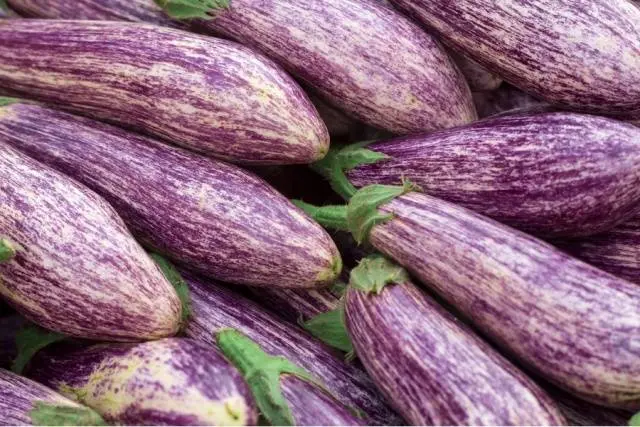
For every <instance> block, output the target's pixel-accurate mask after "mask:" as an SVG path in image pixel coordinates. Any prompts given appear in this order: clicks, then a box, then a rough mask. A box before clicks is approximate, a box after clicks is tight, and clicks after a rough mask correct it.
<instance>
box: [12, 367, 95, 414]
mask: <svg viewBox="0 0 640 427" xmlns="http://www.w3.org/2000/svg"><path fill="white" fill-rule="evenodd" d="M0 425H3V426H16V425H29V426H31V425H33V426H47V425H55V426H57V425H80V426H81V425H104V421H103V420H102V418H101V417H100V415H98V414H97V413H96V412H94V411H93V410H91V409H89V408H86V407H84V406H82V405H79V404H78V403H76V402H73V401H71V400H69V399H67V398H66V397H64V396H62V395H60V394H58V393H56V392H55V391H53V390H51V389H49V388H47V387H45V386H43V385H41V384H38V383H37V382H34V381H32V380H30V379H27V378H23V377H20V376H18V375H16V374H14V373H11V372H9V371H5V370H4V369H0Z"/></svg>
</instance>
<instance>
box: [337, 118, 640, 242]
mask: <svg viewBox="0 0 640 427" xmlns="http://www.w3.org/2000/svg"><path fill="white" fill-rule="evenodd" d="M356 149H357V146H356ZM358 152H359V153H364V154H368V155H369V156H371V155H373V156H374V162H373V163H365V162H362V163H364V164H360V165H357V164H356V166H355V167H353V164H352V165H350V167H351V169H350V170H348V171H347V177H348V179H349V181H350V182H351V183H352V184H353V185H355V187H364V186H366V185H369V184H374V183H376V184H378V183H379V184H399V183H400V182H401V181H402V179H403V178H406V179H409V180H410V181H412V182H414V183H416V184H417V185H419V186H420V187H421V188H422V189H423V190H424V191H425V192H427V193H428V194H430V195H432V196H435V197H438V198H442V199H444V200H448V201H451V202H453V203H456V204H459V205H461V206H465V207H467V208H469V209H472V210H474V211H477V212H479V213H482V214H484V215H487V216H489V217H492V218H494V219H497V220H498V221H500V222H503V223H505V224H508V225H511V226H513V227H516V228H518V229H521V230H525V231H527V232H530V233H533V234H536V235H540V236H545V237H547V236H553V237H558V236H572V237H575V236H585V235H591V234H596V233H599V232H603V231H607V230H609V229H611V228H613V227H615V226H616V225H618V224H620V223H621V222H623V221H625V220H626V219H628V218H630V217H632V216H633V215H634V214H636V213H637V212H638V209H640V130H639V129H638V128H636V127H634V126H630V125H628V124H625V123H622V122H618V121H616V120H611V119H607V118H602V117H596V116H589V115H581V114H574V113H547V114H518V115H510V116H505V117H499V118H495V119H487V120H484V121H480V122H477V123H474V124H471V125H467V126H463V127H459V128H455V129H448V130H444V131H440V132H434V133H431V134H428V135H421V136H412V137H403V138H398V139H393V140H390V141H383V142H377V143H374V144H371V145H369V146H367V147H366V149H358ZM337 153H342V154H337V155H334V154H333V153H332V155H331V156H329V157H330V159H328V160H327V161H329V160H331V161H334V162H338V163H339V162H341V160H340V159H341V156H342V158H345V157H347V156H348V155H353V148H347V149H345V150H343V151H342V152H340V151H337Z"/></svg>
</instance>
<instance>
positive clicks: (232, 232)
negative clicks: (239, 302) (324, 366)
mask: <svg viewBox="0 0 640 427" xmlns="http://www.w3.org/2000/svg"><path fill="white" fill-rule="evenodd" d="M1 141H4V142H7V143H9V144H11V145H13V146H14V147H16V148H18V149H20V150H22V151H24V152H25V153H28V154H29V155H30V156H32V157H34V158H37V159H39V160H40V161H42V162H44V163H47V164H49V165H51V166H53V167H55V168H58V169H60V170H61V171H64V173H65V174H68V175H70V176H72V177H73V178H75V179H77V180H78V181H81V182H83V183H84V184H86V185H87V186H89V187H91V188H93V189H94V190H95V191H97V192H98V193H100V194H102V195H103V196H104V197H105V198H107V200H108V201H109V202H111V204H112V205H113V206H114V207H115V208H116V209H117V210H118V212H119V213H120V215H121V216H122V217H123V219H124V220H125V222H126V223H127V225H128V226H129V228H130V229H131V230H132V231H133V233H134V234H135V235H136V236H137V237H138V239H139V240H140V241H142V242H143V244H145V245H147V246H150V247H152V248H154V250H156V251H158V252H159V253H161V254H164V255H166V256H167V257H169V258H171V259H173V260H174V261H176V262H179V263H183V264H186V265H189V267H190V268H194V269H197V270H198V271H200V272H202V273H205V274H207V275H209V276H212V277H215V278H218V279H220V280H224V281H226V282H233V283H246V284H252V285H264V286H284V287H299V288H310V287H318V286H322V285H328V284H330V283H332V282H333V281H334V280H335V278H336V277H337V275H338V274H339V273H340V270H341V260H340V254H339V253H338V250H337V248H336V247H335V244H334V243H333V242H332V240H331V238H330V237H329V236H328V234H327V233H326V232H325V231H324V230H323V229H322V228H321V227H320V226H318V225H317V224H316V223H314V222H313V221H311V220H310V219H309V218H308V217H307V216H305V215H304V214H303V213H302V212H301V211H300V210H298V209H297V208H295V207H294V206H293V205H292V204H291V203H289V201H288V200H286V199H285V198H284V197H283V196H282V195H280V194H278V193H277V192H276V191H275V190H274V189H272V188H271V187H269V186H268V185H267V184H266V183H265V182H264V181H262V180H261V179H259V178H257V177H255V176H253V175H251V174H249V173H247V172H245V171H243V170H241V169H239V168H237V167H235V166H232V165H228V164H225V163H222V162H219V161H215V160H212V159H207V158H205V157H202V156H198V155H195V154H192V153H189V152H186V151H184V150H181V149H179V148H174V147H170V146H168V145H165V144H161V143H158V142H156V141H152V140H151V139H148V138H144V137H140V136H137V135H135V134H133V133H130V132H127V131H124V130H121V129H118V128H115V127H113V126H109V125H106V124H102V123H99V122H96V121H94V120H91V119H86V118H81V117H75V116H72V115H70V114H67V113H63V112H59V111H55V110H51V109H47V108H44V107H41V106H37V105H27V104H21V103H13V104H10V105H7V106H5V107H3V108H2V107H0V142H1Z"/></svg>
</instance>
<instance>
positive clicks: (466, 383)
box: [345, 255, 564, 425]
mask: <svg viewBox="0 0 640 427" xmlns="http://www.w3.org/2000/svg"><path fill="white" fill-rule="evenodd" d="M345 317H346V325H347V331H348V332H349V336H350V337H351V340H352V341H353V346H354V348H355V350H356V353H357V355H358V357H359V358H360V360H361V361H362V363H363V364H364V366H365V368H366V369H367V372H368V373H369V374H370V375H371V377H372V378H373V379H374V381H375V382H376V384H377V385H378V387H379V388H380V390H381V391H382V392H383V393H384V394H385V396H386V397H387V398H388V399H389V401H390V402H392V403H393V404H394V407H395V408H396V410H397V411H398V413H399V414H401V415H402V416H403V417H404V418H405V419H406V420H407V421H409V422H410V423H411V425H563V424H564V419H563V417H562V415H561V414H560V411H559V409H558V408H557V407H556V405H555V404H554V402H553V401H552V400H551V398H550V397H549V396H548V395H546V393H545V392H543V391H542V389H540V388H539V387H538V386H537V385H536V384H535V383H534V382H533V381H532V380H531V379H529V378H528V377H527V376H526V375H524V374H523V373H522V372H520V371H519V370H518V369H517V368H516V367H515V366H513V365H512V364H511V363H510V362H508V361H507V360H506V359H504V358H503V357H502V356H501V355H500V354H499V353H498V352H497V351H495V350H494V349H493V348H491V346H489V345H488V344H487V343H485V342H484V341H482V340H481V339H480V338H478V337H477V336H476V335H475V334H474V333H473V332H472V331H471V330H470V329H469V328H468V327H467V326H465V325H464V324H462V323H460V322H459V321H458V320H457V319H456V318H455V317H454V316H453V315H451V314H449V313H448V312H447V311H446V310H445V309H444V308H442V307H441V306H440V305H439V304H438V303H437V302H436V301H435V300H434V299H433V298H431V297H430V296H428V295H427V294H425V293H423V292H422V291H420V290H419V289H418V288H417V287H416V285H414V284H413V283H412V282H411V280H410V278H409V275H408V273H407V272H406V270H404V269H403V268H402V267H399V266H398V265H397V264H395V263H393V262H391V261H389V260H386V259H384V258H383V257H381V256H377V255H373V256H370V257H368V258H365V259H364V260H363V261H362V262H361V263H360V265H359V266H358V267H356V268H355V269H353V270H352V272H351V280H350V282H349V286H348V287H347V291H346V302H345Z"/></svg>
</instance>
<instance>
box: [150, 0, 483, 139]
mask: <svg viewBox="0 0 640 427" xmlns="http://www.w3.org/2000/svg"><path fill="white" fill-rule="evenodd" d="M157 3H158V4H161V5H163V6H164V7H165V10H167V11H168V12H169V14H171V12H172V9H173V11H174V12H175V10H179V11H180V12H185V9H187V8H188V7H192V8H193V10H194V12H195V13H193V14H192V15H190V16H192V17H204V16H206V15H210V16H208V17H207V19H196V20H195V24H194V25H195V26H196V27H197V28H198V29H199V30H201V31H209V32H210V33H212V34H216V35H222V36H224V37H228V38H230V39H233V40H236V41H238V42H240V43H242V44H245V45H247V46H250V47H252V48H255V49H257V50H260V51H262V52H263V53H265V54H266V55H267V56H269V57H271V58H273V59H275V60H276V61H277V62H279V63H280V64H281V65H282V66H283V67H284V68H286V69H287V70H288V71H289V72H290V73H291V74H293V75H294V76H296V77H297V78H298V79H299V80H301V81H303V82H304V83H305V84H306V85H308V86H310V87H311V88H313V90H314V91H315V92H316V93H317V94H318V95H319V96H321V97H322V98H323V99H324V100H326V101H327V102H329V103H330V104H332V105H334V106H335V107H337V108H339V109H340V110H342V111H344V112H346V113H347V114H349V115H350V116H351V117H353V118H355V119H357V120H359V121H362V122H364V123H367V124H369V125H371V126H374V127H376V128H381V129H384V130H387V131H390V132H393V133H397V134H407V133H417V132H425V131H431V130H435V129H441V128H447V127H451V126H456V125H460V124H464V123H468V122H471V121H473V120H474V119H475V118H476V112H475V110H474V107H473V102H472V100H471V93H470V91H469V87H468V85H467V83H466V82H465V80H464V77H463V76H462V74H461V73H460V71H459V70H458V69H457V67H456V66H455V64H454V62H453V61H452V60H451V58H450V57H449V56H448V55H447V54H446V52H445V51H444V50H443V49H442V48H441V46H440V45H439V43H438V42H437V41H436V39H435V38H433V37H432V36H431V35H429V34H427V33H425V32H424V31H423V30H422V29H421V28H420V27H418V26H417V25H416V24H414V23H413V22H411V21H410V20H409V19H407V18H405V17H404V16H402V15H401V14H400V13H398V12H396V11H395V10H393V9H392V8H390V7H388V6H385V5H383V4H380V3H379V2H375V1H370V0H366V1H362V0H325V1H321V2H313V3H310V2H308V1H304V0H268V1H263V0H233V1H232V2H230V6H229V7H227V8H224V7H223V8H217V7H216V6H215V5H220V4H222V3H224V2H207V3H206V4H205V3H203V2H202V1H200V0H186V1H185V0H157ZM174 16H182V17H185V16H187V17H189V15H188V13H185V14H174ZM381 34H384V37H380V35H381Z"/></svg>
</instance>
